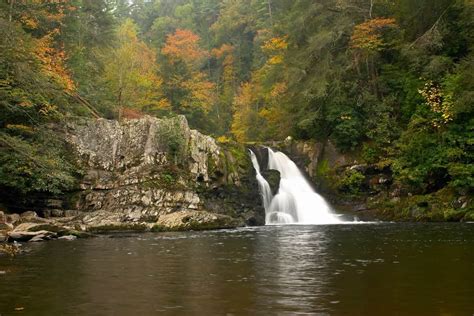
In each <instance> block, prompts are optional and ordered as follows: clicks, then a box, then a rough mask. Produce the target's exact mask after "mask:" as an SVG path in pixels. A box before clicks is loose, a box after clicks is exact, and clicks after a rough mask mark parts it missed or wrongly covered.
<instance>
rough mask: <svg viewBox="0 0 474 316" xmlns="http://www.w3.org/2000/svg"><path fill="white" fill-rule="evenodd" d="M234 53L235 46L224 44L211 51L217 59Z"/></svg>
mask: <svg viewBox="0 0 474 316" xmlns="http://www.w3.org/2000/svg"><path fill="white" fill-rule="evenodd" d="M233 52H234V46H232V45H229V44H223V45H222V46H221V47H219V48H214V49H213V50H212V51H211V55H212V56H214V57H216V58H222V57H224V56H227V55H231V54H232V53H233Z"/></svg>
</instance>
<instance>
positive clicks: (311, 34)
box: [0, 0, 474, 195]
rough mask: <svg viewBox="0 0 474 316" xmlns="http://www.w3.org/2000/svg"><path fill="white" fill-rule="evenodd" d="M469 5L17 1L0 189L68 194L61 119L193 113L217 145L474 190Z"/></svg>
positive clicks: (11, 15)
mask: <svg viewBox="0 0 474 316" xmlns="http://www.w3.org/2000/svg"><path fill="white" fill-rule="evenodd" d="M473 45H474V1H472V0H417V1H413V0H317V1H309V0H148V1H146V0H133V1H127V0H50V1H39V0H29V1H26V0H24V1H20V0H9V1H2V3H1V4H0V107H1V110H0V187H1V191H3V192H10V193H11V192H15V194H18V195H25V194H29V193H34V192H49V193H52V194H60V193H61V192H63V191H67V190H69V189H70V188H72V187H73V186H74V182H75V177H76V173H77V170H76V169H75V167H74V164H73V163H72V162H71V161H70V160H69V158H68V154H67V152H65V151H64V148H63V146H62V144H61V139H60V137H59V136H58V133H57V130H56V129H57V126H58V125H57V123H58V122H62V123H64V122H68V121H72V120H76V119H80V118H84V117H85V118H99V117H102V118H108V119H117V120H126V119H133V118H138V117H141V116H143V115H146V114H147V115H152V116H156V117H169V116H175V115H179V114H183V115H185V116H186V117H187V119H188V121H189V124H190V125H191V127H192V128H195V129H198V130H200V131H201V132H203V133H206V134H209V135H212V136H214V137H216V138H217V139H218V140H219V141H221V142H226V141H238V142H264V141H269V140H283V139H285V138H287V137H288V136H291V137H292V138H293V139H297V140H298V139H299V140H314V141H326V140H329V141H330V142H332V143H333V144H334V145H335V146H336V147H337V148H338V150H340V151H341V152H357V153H358V154H359V155H360V157H362V159H363V160H364V161H365V162H367V163H370V164H377V165H381V166H388V167H390V168H391V170H392V171H393V174H394V177H395V179H396V181H398V182H400V183H402V184H403V185H405V186H407V187H409V188H411V190H412V191H413V192H415V193H417V194H428V193H431V192H435V191H437V190H439V189H441V188H444V187H449V188H450V189H452V190H457V191H459V192H462V193H461V194H468V193H469V192H472V189H473V188H474V163H473V162H474V116H473V112H474V104H473V99H474V52H473V48H474V47H473Z"/></svg>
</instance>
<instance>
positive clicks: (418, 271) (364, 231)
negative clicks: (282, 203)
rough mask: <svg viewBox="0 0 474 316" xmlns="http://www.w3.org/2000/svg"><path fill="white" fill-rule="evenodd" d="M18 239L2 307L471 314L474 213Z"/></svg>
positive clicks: (3, 270) (9, 311) (6, 266)
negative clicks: (456, 220) (460, 218)
mask: <svg viewBox="0 0 474 316" xmlns="http://www.w3.org/2000/svg"><path fill="white" fill-rule="evenodd" d="M24 248H26V249H27V250H28V252H27V253H25V254H22V255H19V256H17V257H15V258H13V259H10V258H7V257H5V256H1V257H0V314H1V315H2V316H3V315H160V314H164V315H177V314H185V315H254V314H259V315H275V314H276V315H294V314H304V315H308V314H309V315H473V314H474V251H473V250H474V224H407V223H404V224H388V223H387V224H357V225H328V226H280V227H279V226H270V227H260V228H252V229H237V230H224V231H209V232H183V233H157V234H137V235H113V236H101V237H98V238H92V239H83V240H76V241H51V242H46V243H41V244H27V245H25V246H24ZM15 309H17V310H15Z"/></svg>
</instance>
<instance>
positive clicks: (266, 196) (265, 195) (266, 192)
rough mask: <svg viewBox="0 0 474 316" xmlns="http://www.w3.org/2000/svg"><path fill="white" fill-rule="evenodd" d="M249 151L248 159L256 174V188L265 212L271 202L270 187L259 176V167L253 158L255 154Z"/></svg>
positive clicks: (255, 158)
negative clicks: (250, 160)
mask: <svg viewBox="0 0 474 316" xmlns="http://www.w3.org/2000/svg"><path fill="white" fill-rule="evenodd" d="M249 151H250V158H251V159H252V164H253V167H254V169H255V172H256V173H257V182H258V188H259V190H260V194H261V195H262V201H263V207H264V208H265V211H266V210H267V209H268V208H269V207H270V203H271V202H272V199H273V193H272V189H271V188H270V185H269V184H268V182H267V180H265V178H264V177H263V176H262V175H261V174H260V166H259V164H258V161H257V157H256V156H255V153H254V152H253V151H251V150H250V149H249Z"/></svg>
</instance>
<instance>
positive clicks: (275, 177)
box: [262, 170, 281, 195]
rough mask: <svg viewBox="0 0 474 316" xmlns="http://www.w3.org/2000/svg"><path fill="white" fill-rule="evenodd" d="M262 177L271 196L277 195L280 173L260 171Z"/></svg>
mask: <svg viewBox="0 0 474 316" xmlns="http://www.w3.org/2000/svg"><path fill="white" fill-rule="evenodd" d="M262 176H263V177H264V178H265V179H266V180H267V182H268V184H269V185H270V188H271V189H272V193H273V195H275V194H277V192H278V189H279V188H280V177H281V176H280V172H279V171H277V170H265V171H262Z"/></svg>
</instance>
